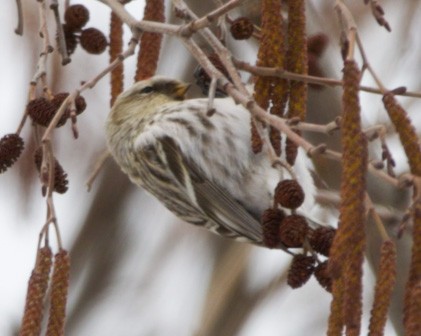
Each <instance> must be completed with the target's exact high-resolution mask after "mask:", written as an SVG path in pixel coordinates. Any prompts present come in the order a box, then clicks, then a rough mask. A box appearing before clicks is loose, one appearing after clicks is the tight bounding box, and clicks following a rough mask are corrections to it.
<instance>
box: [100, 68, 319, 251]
mask: <svg viewBox="0 0 421 336" xmlns="http://www.w3.org/2000/svg"><path fill="white" fill-rule="evenodd" d="M189 87H190V85H189V84H186V83H184V82H182V81H179V80H176V79H173V78H168V77H164V76H154V77H151V78H148V79H145V80H141V81H139V82H137V83H135V84H134V85H133V86H132V87H130V88H129V89H127V90H126V91H125V92H123V93H121V94H120V95H119V96H118V97H117V99H116V101H115V103H114V105H113V107H112V108H111V111H110V113H109V115H108V118H107V121H106V138H107V145H108V149H109V151H110V153H111V155H112V156H113V158H114V160H115V161H116V162H117V164H118V165H119V166H120V168H121V170H122V171H123V172H124V173H125V174H127V175H128V177H129V179H130V180H131V181H132V182H133V183H134V184H136V185H138V186H139V187H142V188H143V189H144V190H146V191H147V192H149V193H150V194H152V195H153V196H154V197H155V198H157V199H158V200H159V201H160V202H161V203H162V204H163V205H164V206H165V207H166V208H168V209H169V210H170V211H171V212H173V213H174V214H175V215H176V216H177V217H179V218H181V219H182V220H184V221H185V222H187V223H190V224H193V225H196V226H201V227H204V228H206V229H208V230H209V231H211V232H214V233H216V234H219V235H221V236H225V237H228V238H232V239H235V240H237V241H245V242H249V243H252V244H255V245H260V246H262V245H264V243H263V238H264V237H263V233H262V227H261V223H260V217H261V215H262V213H263V212H264V211H265V209H267V208H270V207H272V206H273V195H274V189H275V187H276V185H277V183H278V182H279V181H282V180H284V179H287V178H291V177H292V176H291V174H290V172H289V171H288V169H282V168H281V169H280V168H279V167H274V165H273V162H272V160H271V159H270V158H269V156H268V154H267V152H265V151H262V152H260V153H257V154H255V153H253V151H252V149H251V145H250V143H251V132H250V119H251V116H250V112H249V111H248V110H247V109H246V108H245V107H243V106H241V105H238V104H236V103H235V102H234V100H233V99H232V98H231V97H229V96H227V97H223V98H215V99H214V100H213V111H214V113H213V114H212V116H209V115H208V109H209V106H208V103H209V100H208V98H207V97H205V98H191V99H188V98H187V97H186V96H187V91H188V89H189ZM281 159H282V157H281ZM311 168H312V163H311V161H310V160H309V159H308V157H307V156H306V154H305V152H304V151H302V150H301V149H299V151H298V155H297V159H296V162H295V164H294V166H293V167H292V169H293V171H294V175H295V177H296V178H297V180H298V181H300V184H301V185H303V189H304V191H305V200H304V203H303V204H302V206H301V207H300V208H299V209H297V211H298V212H301V213H302V214H305V215H306V214H308V213H309V211H310V210H311V208H312V206H313V204H314V195H315V186H314V182H313V178H312V176H311ZM279 248H283V247H282V246H279Z"/></svg>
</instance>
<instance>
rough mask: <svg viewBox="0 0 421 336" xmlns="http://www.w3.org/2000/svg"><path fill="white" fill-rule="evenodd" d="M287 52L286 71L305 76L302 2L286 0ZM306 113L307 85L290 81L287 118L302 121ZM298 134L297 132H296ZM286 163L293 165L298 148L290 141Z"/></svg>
mask: <svg viewBox="0 0 421 336" xmlns="http://www.w3.org/2000/svg"><path fill="white" fill-rule="evenodd" d="M287 6H288V37H287V39H288V50H287V53H286V68H287V70H288V71H291V72H294V73H297V74H301V75H307V73H308V59H307V36H306V16H305V1H304V0H288V1H287ZM306 112H307V83H305V82H298V81H291V83H290V88H289V102H288V112H287V117H288V118H297V117H298V118H299V119H300V120H304V119H305V116H306ZM297 133H299V132H297ZM286 151H287V153H288V155H287V162H288V163H289V164H290V165H293V164H294V162H295V158H296V157H297V153H298V148H297V145H296V144H295V143H294V142H292V141H287V143H286Z"/></svg>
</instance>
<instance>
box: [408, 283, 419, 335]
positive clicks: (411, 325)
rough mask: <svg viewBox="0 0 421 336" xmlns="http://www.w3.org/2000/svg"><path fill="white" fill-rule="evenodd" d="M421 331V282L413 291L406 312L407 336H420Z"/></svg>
mask: <svg viewBox="0 0 421 336" xmlns="http://www.w3.org/2000/svg"><path fill="white" fill-rule="evenodd" d="M420 330H421V281H419V282H418V283H417V284H416V285H415V286H413V287H412V289H411V295H410V302H409V306H408V309H407V310H406V311H405V336H419V335H420Z"/></svg>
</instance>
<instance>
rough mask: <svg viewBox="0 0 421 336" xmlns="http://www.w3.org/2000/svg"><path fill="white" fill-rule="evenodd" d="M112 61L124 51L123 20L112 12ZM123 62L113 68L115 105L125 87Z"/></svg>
mask: <svg viewBox="0 0 421 336" xmlns="http://www.w3.org/2000/svg"><path fill="white" fill-rule="evenodd" d="M109 40H110V49H109V54H110V63H112V62H113V61H114V60H115V59H116V58H117V57H118V56H119V55H120V54H121V53H122V51H123V22H122V21H121V20H120V18H119V17H118V16H117V15H116V14H115V13H114V12H111V19H110V36H109ZM123 64H124V63H123V62H121V63H120V64H119V65H118V66H117V67H115V68H114V69H113V70H111V78H110V82H111V98H110V106H113V105H114V102H115V100H116V98H117V96H118V95H119V94H120V93H121V92H123V89H124V66H123Z"/></svg>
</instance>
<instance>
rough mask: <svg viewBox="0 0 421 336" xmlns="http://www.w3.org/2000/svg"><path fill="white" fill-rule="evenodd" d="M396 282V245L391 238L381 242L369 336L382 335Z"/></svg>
mask: <svg viewBox="0 0 421 336" xmlns="http://www.w3.org/2000/svg"><path fill="white" fill-rule="evenodd" d="M395 282H396V246H395V243H394V242H392V241H391V240H387V241H385V242H383V244H382V248H381V253H380V265H379V271H378V273H377V281H376V288H375V291H374V302H373V308H372V309H371V317H370V325H369V336H382V335H384V327H385V325H386V320H387V311H388V308H389V305H390V299H391V296H392V291H393V288H394V286H395Z"/></svg>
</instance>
